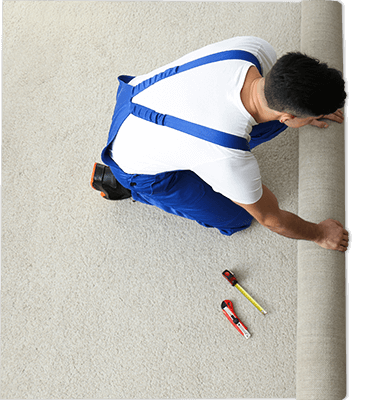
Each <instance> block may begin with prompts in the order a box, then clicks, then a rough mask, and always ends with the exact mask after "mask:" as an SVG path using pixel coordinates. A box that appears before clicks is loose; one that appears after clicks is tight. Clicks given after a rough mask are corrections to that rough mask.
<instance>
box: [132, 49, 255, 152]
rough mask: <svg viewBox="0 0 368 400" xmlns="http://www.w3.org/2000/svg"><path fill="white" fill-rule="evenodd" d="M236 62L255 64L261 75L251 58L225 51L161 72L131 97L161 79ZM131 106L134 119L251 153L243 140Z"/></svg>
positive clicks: (133, 92)
mask: <svg viewBox="0 0 368 400" xmlns="http://www.w3.org/2000/svg"><path fill="white" fill-rule="evenodd" d="M239 59H240V60H244V61H249V62H251V63H253V64H255V65H256V67H257V69H258V70H259V71H260V73H262V68H261V65H260V63H259V61H258V60H257V58H256V57H255V56H254V55H253V54H251V53H248V52H246V51H243V50H228V51H223V52H220V53H215V54H210V55H209V56H205V57H202V58H199V59H197V60H193V61H190V62H188V63H186V64H183V65H180V66H177V67H173V68H169V69H167V70H166V71H164V72H161V73H160V74H157V75H155V76H153V77H151V78H149V79H146V80H145V81H143V82H141V83H140V84H138V85H137V86H135V87H134V88H133V90H132V97H134V96H136V95H137V94H138V93H140V92H142V91H143V90H145V89H147V88H148V87H150V86H151V85H153V84H155V83H156V82H159V81H160V80H162V79H165V78H168V77H170V76H173V75H176V74H178V73H181V72H185V71H188V70H190V69H192V68H196V67H199V66H202V65H206V64H210V63H213V62H218V61H224V60H239ZM131 104H132V108H131V113H132V114H133V115H134V116H136V117H139V118H142V119H144V120H146V121H150V122H153V123H155V124H157V125H162V126H167V127H169V128H173V129H176V130H178V131H181V132H184V133H187V134H189V135H191V136H195V137H197V138H199V139H202V140H206V141H208V142H211V143H214V144H217V145H220V146H224V147H227V148H232V149H237V150H244V151H250V147H249V143H248V141H247V140H246V139H245V138H243V137H239V136H235V135H231V134H229V133H226V132H222V131H218V130H216V129H211V128H208V127H206V126H203V125H198V124H195V123H193V122H189V121H185V120H183V119H180V118H176V117H174V116H171V115H165V114H160V113H157V112H156V111H154V110H152V109H150V108H147V107H144V106H141V105H140V104H136V103H133V102H132V103H131Z"/></svg>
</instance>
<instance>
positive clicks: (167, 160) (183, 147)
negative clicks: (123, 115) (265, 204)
mask: <svg viewBox="0 0 368 400" xmlns="http://www.w3.org/2000/svg"><path fill="white" fill-rule="evenodd" d="M226 50H245V51H248V52H250V53H252V54H253V55H254V56H256V57H257V59H258V60H259V62H260V64H261V66H262V70H263V75H264V76H265V75H266V74H267V72H268V71H269V70H270V69H271V67H272V65H273V64H274V63H275V62H276V53H275V51H274V49H273V48H272V46H271V45H270V44H269V43H267V42H266V41H264V40H263V39H259V38H256V37H249V36H247V37H236V38H232V39H228V40H224V41H222V42H219V43H215V44H211V45H209V46H206V47H204V48H202V49H199V50H196V51H194V52H192V53H189V54H187V55H185V56H184V57H182V58H180V59H179V60H176V61H174V62H172V63H170V64H167V65H165V66H163V67H161V68H158V69H156V70H154V71H152V72H151V73H149V74H146V75H141V76H138V77H136V78H134V79H133V80H132V81H131V82H130V83H129V84H130V85H132V86H135V85H137V84H138V83H140V82H142V81H144V80H146V79H148V78H150V77H152V76H154V75H156V74H158V73H160V72H163V71H165V70H166V69H168V68H172V67H174V66H177V65H182V64H184V63H187V62H189V61H192V60H196V59H198V58H200V57H204V56H207V55H209V54H213V53H218V52H221V51H226ZM252 65H253V64H251V63H249V62H247V61H243V60H227V61H219V62H215V63H211V64H207V65H203V66H200V67H197V68H194V69H191V70H188V71H184V72H181V73H179V74H176V75H174V76H171V77H169V78H166V79H164V80H161V81H159V82H157V83H155V84H154V85H152V86H150V87H149V88H147V89H146V90H144V91H143V92H141V93H139V94H138V95H137V96H135V97H134V100H133V101H134V103H138V104H141V105H143V106H145V107H148V108H151V109H153V110H155V111H157V112H159V113H162V114H168V115H173V116H175V117H177V118H181V119H184V120H187V121H190V122H193V123H196V124H200V125H204V126H207V127H209V128H212V129H216V130H220V131H223V132H227V133H230V134H233V135H236V136H241V137H245V138H246V139H247V140H248V141H250V140H251V131H252V126H254V125H257V123H256V121H255V120H254V118H253V117H252V116H251V115H250V114H249V113H248V111H247V110H246V109H245V107H244V105H243V103H242V101H241V98H240V92H241V89H242V87H243V84H244V80H245V77H246V75H247V72H248V70H249V68H250V67H251V66H252ZM112 158H113V159H114V161H115V162H116V163H117V164H118V165H119V167H120V168H121V169H122V170H123V171H124V172H126V173H129V174H148V175H155V174H158V173H161V172H166V171H175V170H191V171H193V172H195V173H196V174H197V175H198V176H199V177H201V178H202V179H203V180H204V181H205V182H207V183H208V184H209V185H210V186H211V187H212V188H213V190H215V191H216V192H219V193H221V194H223V195H224V196H226V197H228V198H229V199H231V200H233V201H236V202H239V203H243V204H253V203H255V202H257V201H258V200H259V199H260V198H261V196H262V182H261V176H260V171H259V167H258V163H257V161H256V159H255V157H254V156H253V154H252V153H251V152H249V151H242V150H233V149H228V148H225V147H222V146H219V145H216V144H213V143H210V142H207V141H204V140H201V139H198V138H195V137H193V136H191V135H188V134H186V133H183V132H180V131H177V130H175V129H172V128H168V127H165V126H161V125H156V124H154V123H152V122H148V121H145V120H143V119H140V118H138V117H135V116H134V115H129V116H128V118H127V119H126V120H125V121H124V123H123V124H122V126H121V127H120V129H119V132H118V134H117V136H116V138H115V140H114V142H113V145H112Z"/></svg>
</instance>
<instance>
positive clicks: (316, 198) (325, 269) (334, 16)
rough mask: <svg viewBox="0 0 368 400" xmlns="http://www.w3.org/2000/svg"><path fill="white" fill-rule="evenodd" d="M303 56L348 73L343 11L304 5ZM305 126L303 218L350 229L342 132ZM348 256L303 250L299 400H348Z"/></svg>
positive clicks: (316, 0) (310, 246) (303, 246)
mask: <svg viewBox="0 0 368 400" xmlns="http://www.w3.org/2000/svg"><path fill="white" fill-rule="evenodd" d="M301 15H302V21H301V51H302V52H303V53H306V54H308V55H310V56H313V57H316V58H318V59H319V60H321V61H323V62H326V63H327V64H328V65H329V66H331V67H334V68H337V69H339V70H340V71H342V70H343V51H342V50H343V49H342V48H343V41H342V6H341V4H340V3H338V2H335V1H324V0H313V1H303V2H302V14H301ZM328 123H329V128H327V129H318V128H316V127H312V126H306V127H303V128H301V129H300V138H299V215H300V216H301V217H302V218H304V219H306V220H308V221H312V222H316V223H318V222H321V221H323V220H325V219H328V218H333V219H336V220H339V221H340V222H341V223H342V224H343V225H344V223H345V162H344V158H345V155H344V126H343V124H338V123H334V122H331V121H330V122H328ZM345 313H346V311H345V256H344V254H343V253H340V252H337V251H332V250H325V249H322V248H320V247H318V246H317V245H316V244H314V243H312V242H306V241H299V243H298V324H297V370H296V398H297V400H313V399H315V400H330V399H331V400H338V399H343V398H345V397H346V335H345Z"/></svg>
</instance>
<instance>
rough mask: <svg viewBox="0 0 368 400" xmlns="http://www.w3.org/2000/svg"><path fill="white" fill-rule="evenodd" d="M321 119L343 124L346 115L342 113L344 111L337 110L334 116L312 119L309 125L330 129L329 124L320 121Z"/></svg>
mask: <svg viewBox="0 0 368 400" xmlns="http://www.w3.org/2000/svg"><path fill="white" fill-rule="evenodd" d="M320 119H329V120H331V121H335V122H338V123H339V124H341V123H342V122H343V121H344V114H343V113H342V110H337V111H336V112H334V113H332V114H328V115H321V116H320V117H318V118H314V119H312V121H311V122H310V123H309V125H313V126H316V127H318V128H328V124H327V123H326V122H325V121H320Z"/></svg>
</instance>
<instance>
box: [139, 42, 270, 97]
mask: <svg viewBox="0 0 368 400" xmlns="http://www.w3.org/2000/svg"><path fill="white" fill-rule="evenodd" d="M225 60H244V61H249V62H251V63H252V64H254V65H255V66H256V67H257V69H258V71H259V73H260V74H261V75H262V68H261V64H260V63H259V61H258V59H257V58H256V57H255V56H254V55H253V54H252V53H248V52H247V51H244V50H228V51H222V52H220V53H215V54H210V55H209V56H205V57H201V58H198V59H197V60H193V61H190V62H188V63H186V64H183V65H179V66H177V67H173V68H169V69H167V70H166V71H164V72H161V73H160V74H157V75H155V76H153V77H151V78H149V79H146V80H145V81H143V82H141V83H139V84H138V85H137V86H135V87H134V89H133V97H134V96H136V95H137V94H138V93H140V92H142V91H143V90H145V89H147V88H148V87H150V86H151V85H153V84H154V83H156V82H159V81H160V80H162V79H165V78H168V77H169V76H173V75H176V74H179V73H180V72H184V71H188V70H189V69H192V68H196V67H200V66H202V65H206V64H211V63H213V62H217V61H225Z"/></svg>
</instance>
